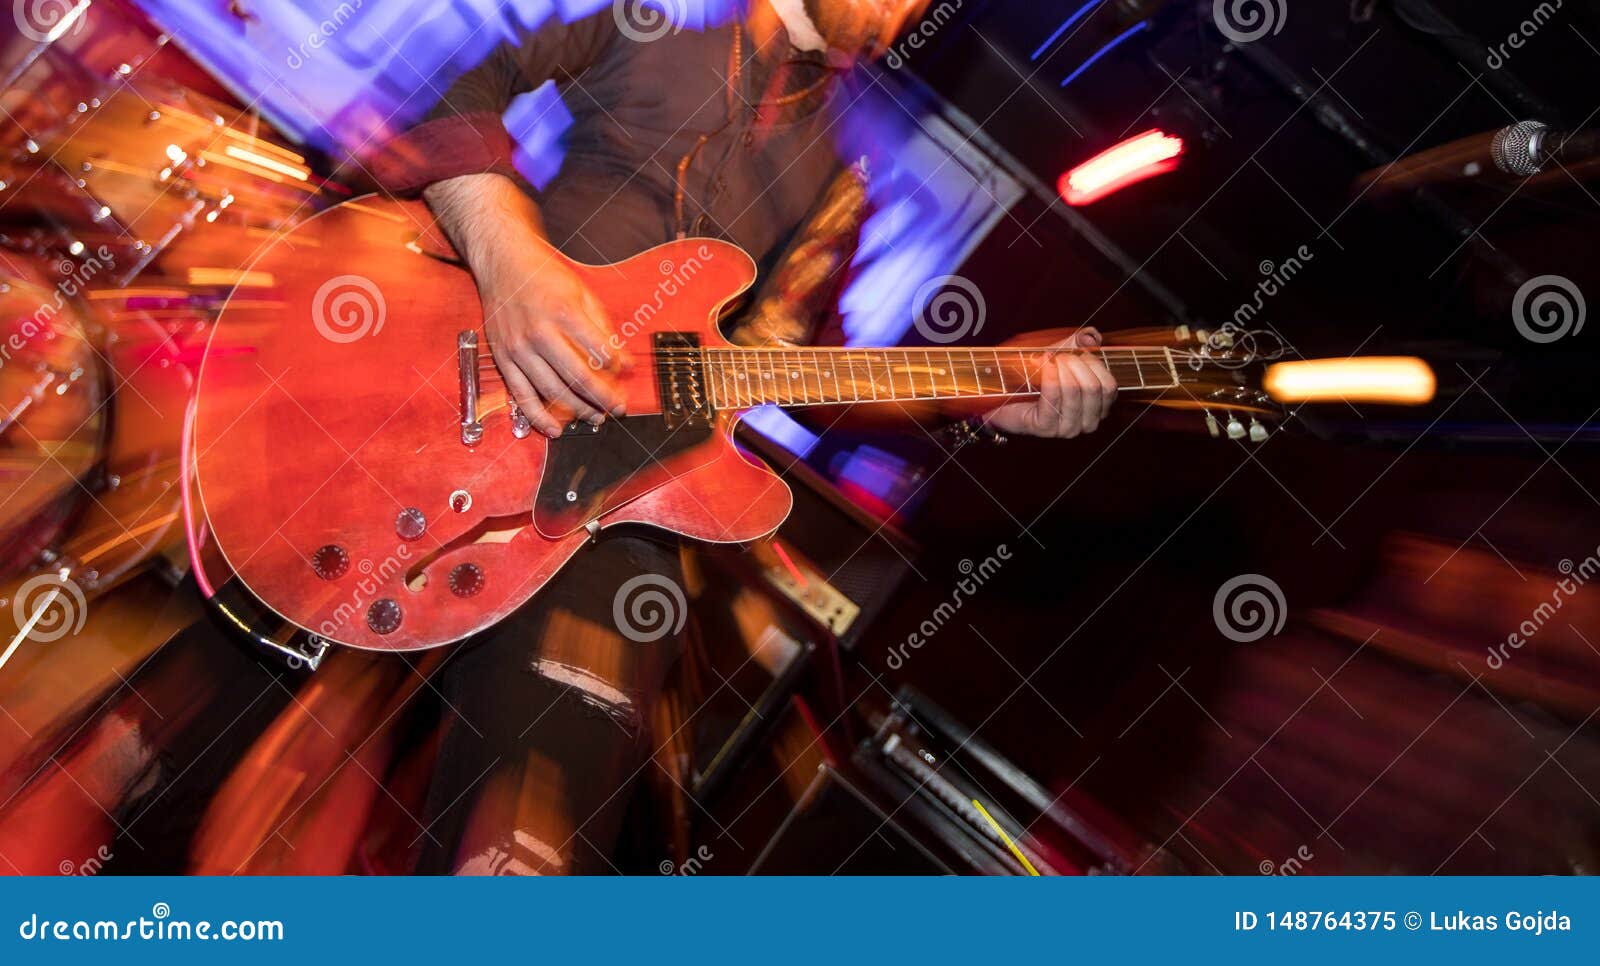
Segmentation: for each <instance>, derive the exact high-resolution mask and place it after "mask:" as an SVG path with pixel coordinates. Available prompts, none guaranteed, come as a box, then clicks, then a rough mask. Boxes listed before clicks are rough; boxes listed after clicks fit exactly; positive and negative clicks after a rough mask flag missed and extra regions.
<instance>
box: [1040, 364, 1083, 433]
mask: <svg viewBox="0 0 1600 966" xmlns="http://www.w3.org/2000/svg"><path fill="white" fill-rule="evenodd" d="M1061 367H1062V357H1061V356H1059V355H1051V356H1046V357H1045V359H1044V365H1043V366H1042V368H1041V369H1040V372H1039V381H1040V385H1039V408H1038V409H1037V410H1036V412H1037V414H1038V418H1037V420H1036V422H1037V426H1036V427H1035V428H1036V429H1037V431H1038V433H1039V435H1041V436H1068V437H1070V436H1076V435H1077V431H1076V430H1071V431H1068V427H1069V426H1071V425H1073V424H1075V423H1076V422H1077V416H1076V414H1072V415H1071V416H1070V418H1069V414H1068V412H1067V410H1068V407H1070V406H1071V405H1072V401H1071V400H1070V399H1068V398H1067V396H1068V394H1067V386H1068V383H1069V381H1070V380H1069V379H1068V378H1067V376H1066V373H1065V372H1064V370H1063V369H1062V368H1061Z"/></svg>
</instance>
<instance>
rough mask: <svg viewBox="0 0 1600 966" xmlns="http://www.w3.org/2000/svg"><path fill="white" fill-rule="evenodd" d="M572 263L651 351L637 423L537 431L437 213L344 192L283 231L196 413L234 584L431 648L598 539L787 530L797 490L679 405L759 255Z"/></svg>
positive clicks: (205, 478) (204, 495) (351, 628)
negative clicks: (530, 428) (701, 353)
mask: <svg viewBox="0 0 1600 966" xmlns="http://www.w3.org/2000/svg"><path fill="white" fill-rule="evenodd" d="M574 267H575V269H576V270H577V271H578V272H579V273H580V274H581V275H582V276H583V277H584V279H585V280H586V281H587V283H588V285H589V287H590V288H591V290H592V291H593V292H594V293H595V295H596V296H597V297H598V298H599V299H600V301H601V302H602V303H603V304H604V305H605V307H606V309H607V312H608V313H609V315H610V318H611V320H612V323H613V326H614V327H615V328H616V330H617V331H618V333H619V336H620V337H621V338H622V339H623V340H624V342H625V343H626V346H627V349H628V352H629V353H630V354H631V355H632V357H633V359H634V367H633V369H632V370H631V371H630V373H629V374H628V376H627V377H626V378H625V379H624V380H623V388H624V392H625V394H626V397H627V412H628V415H627V416H626V417H623V418H621V419H608V420H607V421H606V423H605V424H604V426H603V427H601V428H600V429H599V430H598V431H596V430H595V429H594V428H592V427H589V426H587V425H574V426H569V427H568V430H567V432H566V433H565V434H564V435H563V436H562V437H561V438H560V439H557V440H549V439H546V438H545V437H543V436H541V435H539V434H538V433H533V434H531V435H527V436H525V437H524V438H519V437H518V434H517V433H516V432H515V427H514V426H513V419H512V412H511V407H510V405H509V402H508V400H507V398H506V395H505V393H504V390H503V389H502V388H501V383H500V381H499V378H498V376H497V374H496V373H495V371H494V368H493V365H492V363H490V362H489V359H488V352H487V348H486V343H485V341H484V337H483V329H482V312H481V308H480V305H479V300H478V295H477V290H476V288H475V286H474V284H473V280H472V277H471V275H470V274H469V273H468V272H467V270H466V269H465V268H464V267H463V266H462V265H461V264H460V263H459V262H458V261H456V259H455V256H454V252H453V251H452V250H451V248H450V246H449V244H448V242H447V241H445V240H444V239H443V237H442V235H440V234H439V233H438V232H437V231H436V230H435V229H434V228H433V222H432V217H431V216H430V214H429V213H428V210H427V208H426V207H425V206H424V205H422V204H420V203H402V202H389V201H381V200H374V199H371V198H368V199H363V200H360V201H356V202H350V203H347V204H345V205H342V206H340V207H338V208H334V209H332V210H329V211H327V212H324V213H322V214H320V215H318V216H316V217H314V218H312V219H310V220H308V221H307V222H305V223H304V224H302V225H301V226H299V227H298V228H296V229H295V230H294V231H292V232H290V233H288V234H286V235H284V236H282V237H280V238H278V239H277V240H275V241H274V242H273V243H272V245H271V246H270V247H269V248H267V249H266V250H265V251H264V252H263V253H262V255H261V256H260V257H259V259H258V260H257V261H256V262H255V264H254V265H253V266H251V268H250V270H249V272H248V273H246V275H245V277H244V279H243V281H242V283H241V285H240V287H239V288H238V289H237V290H236V292H235V294H234V295H233V297H232V298H231V299H230V301H229V303H228V305H227V307H226V309H225V310H224V312H223V314H222V317H221V320H220V321H219V322H218V324H217V325H216V327H215V331H214V333H213V335H212V337H211V341H210V344H209V345H208V347H207V351H206V357H205V360H204V363H203V365H202V369H201V374H200V380H199V389H198V399H197V404H196V414H195V424H194V441H193V454H194V456H193V461H194V462H193V467H194V474H195V481H196V492H197V495H198V500H199V505H200V507H201V509H202V510H203V512H204V516H205V520H206V521H207V524H208V530H209V539H210V540H212V541H214V543H215V544H216V547H217V549H219V550H220V551H221V554H222V556H223V557H224V558H225V559H226V561H227V563H228V566H229V567H230V568H231V570H232V571H233V574H234V576H235V578H236V579H237V580H239V581H240V582H242V584H243V585H244V586H245V587H246V588H247V589H248V590H249V591H250V592H251V593H252V594H254V595H255V596H256V597H257V598H259V599H260V600H261V601H262V602H263V603H265V604H266V605H267V606H268V607H270V608H271V609H272V610H273V611H275V612H276V613H277V614H279V615H280V616H282V617H283V618H284V619H286V620H288V621H289V622H291V623H293V624H295V625H298V626H299V627H301V628H304V629H305V630H307V631H309V632H311V633H313V634H316V635H319V636H321V637H323V638H325V639H327V640H330V641H333V642H335V643H339V644H344V645H348V646H352V647H358V648H365V649H371V650H400V651H405V650H419V649H423V648H430V647H436V646H439V645H442V644H447V643H450V642H452V641H458V640H461V639H462V638H465V637H468V636H470V635H472V634H474V633H476V632H478V631H481V630H484V629H485V628H488V627H489V626H491V625H493V624H494V623H496V622H497V621H499V620H501V619H503V618H504V617H506V616H507V615H509V614H510V613H511V612H512V611H513V610H515V609H516V608H517V607H519V606H521V605H522V604H523V603H525V602H526V601H527V600H528V599H529V598H531V597H532V596H533V595H534V594H536V593H537V592H538V591H539V589H540V588H541V587H542V586H543V585H544V584H545V582H547V581H548V580H549V579H550V578H551V577H552V576H554V575H555V574H556V572H557V571H559V570H560V568H561V567H562V566H563V565H564V564H565V563H566V562H567V561H568V560H569V559H571V558H572V557H573V556H574V555H575V554H578V553H581V552H583V547H584V544H585V543H586V542H588V541H589V540H590V539H591V538H592V536H593V535H594V534H596V533H598V532H599V531H600V530H604V529H606V528H610V527H615V526H619V525H623V524H647V525H651V526H655V527H658V528H661V529H664V530H668V531H672V532H674V533H678V534H681V535H683V536H686V537H691V538H694V539H699V540H707V541H713V542H745V541H749V540H754V539H758V538H760V537H763V536H766V535H768V534H770V533H771V532H773V531H774V530H775V529H777V527H778V525H779V524H780V523H781V522H782V521H783V520H784V518H785V517H786V516H787V515H788V513H789V510H790V507H791V503H792V500H791V496H790V493H789V490H788V488H787V486H786V485H785V484H784V483H783V482H782V480H780V479H779V478H778V477H777V476H776V475H775V474H773V473H772V472H771V471H770V470H768V469H767V468H766V467H764V466H762V465H760V464H758V463H756V462H754V461H753V460H752V459H751V458H749V457H747V456H746V455H745V454H743V453H742V452H740V451H739V450H737V449H736V448H735V447H734V445H733V442H732V438H731V435H730V434H731V430H732V428H733V423H734V422H735V421H736V420H737V418H738V415H739V414H738V413H736V412H726V411H723V412H716V413H714V414H710V415H707V413H709V407H704V408H702V409H701V410H700V414H699V415H698V416H695V415H694V414H692V413H691V414H687V415H686V414H685V413H683V412H679V411H675V410H673V409H672V407H671V406H670V404H669V400H670V399H672V398H674V396H673V393H674V392H676V391H679V390H682V391H683V392H684V393H686V394H687V393H689V392H691V391H692V390H694V389H696V388H697V386H696V385H694V384H692V379H691V378H690V377H691V376H692V375H693V374H692V373H684V372H674V371H673V370H672V363H671V360H672V359H673V358H675V357H674V356H673V354H672V349H673V347H674V346H678V345H684V344H695V345H700V346H711V347H716V346H722V345H725V343H723V342H722V340H721V338H720V336H719V335H718V332H717V329H716V320H717V317H718V314H719V313H720V312H721V310H722V309H723V308H724V307H725V306H726V305H727V304H728V303H729V302H730V301H732V300H733V299H734V298H735V297H736V296H738V295H739V294H740V293H741V292H743V291H744V290H745V289H746V288H748V287H749V286H750V284H751V283H752V282H753V281H754V278H755V267H754V265H753V263H752V262H751V261H750V258H749V256H747V255H746V254H745V253H744V252H743V251H742V250H740V249H739V248H737V247H736V246H733V245H729V244H726V243H723V242H718V241H715V240H710V239H689V240H684V241H679V242H673V243H670V244H667V245H662V246H660V247H658V248H654V249H652V250H650V251H648V252H645V253H643V254H641V255H638V256H636V257H634V258H631V259H629V260H627V261H625V262H621V263H618V264H616V265H606V266H586V265H575V266H574ZM461 333H476V346H473V345H468V346H466V348H464V349H463V348H461V346H460V340H459V339H458V336H459V335H460V334H461ZM480 355H481V357H482V362H481V369H480V368H478V366H479V363H478V362H477V360H478V357H479V356H480ZM468 360H472V361H471V363H470V365H469V363H468ZM660 360H666V362H662V361H660ZM469 369H470V370H472V371H471V372H469ZM474 374H475V375H477V376H478V377H479V379H480V380H481V381H480V383H479V384H478V385H476V387H475V389H474V392H475V394H476V396H477V398H476V400H475V405H473V406H471V409H472V411H473V413H474V414H475V415H476V420H475V421H473V422H475V424H476V426H477V429H476V431H475V432H468V431H466V430H465V427H464V425H463V424H464V421H466V420H465V414H466V413H467V411H468V408H469V403H468V401H467V400H466V399H465V398H464V397H465V395H466V393H465V391H464V382H466V381H467V380H469V379H470V378H471V377H472V375H474Z"/></svg>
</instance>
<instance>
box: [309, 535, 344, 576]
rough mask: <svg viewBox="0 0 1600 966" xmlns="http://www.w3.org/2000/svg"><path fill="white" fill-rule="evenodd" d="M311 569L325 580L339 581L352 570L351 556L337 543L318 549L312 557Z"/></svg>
mask: <svg viewBox="0 0 1600 966" xmlns="http://www.w3.org/2000/svg"><path fill="white" fill-rule="evenodd" d="M311 569H312V570H313V571H315V572H316V575H317V576H318V577H321V578H322V579H323V580H338V579H339V578H340V577H343V576H344V574H345V571H347V570H349V569H350V555H349V554H347V553H345V552H344V548H343V547H341V546H339V545H338V544H336V543H330V544H328V545H326V546H323V547H318V548H317V552H316V553H314V554H312V555H311Z"/></svg>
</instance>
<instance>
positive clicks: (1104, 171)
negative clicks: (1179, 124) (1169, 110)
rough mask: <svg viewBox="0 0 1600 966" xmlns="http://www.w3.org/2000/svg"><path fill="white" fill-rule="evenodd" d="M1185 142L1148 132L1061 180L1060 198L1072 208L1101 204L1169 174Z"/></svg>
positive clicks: (1111, 148) (1155, 131) (1087, 163)
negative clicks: (1104, 199)
mask: <svg viewBox="0 0 1600 966" xmlns="http://www.w3.org/2000/svg"><path fill="white" fill-rule="evenodd" d="M1182 154H1183V138H1180V137H1178V136H1176V135H1173V134H1167V133H1166V132H1164V131H1160V130H1153V131H1146V132H1144V133H1143V134H1140V135H1138V136H1137V137H1132V138H1129V139H1128V140H1126V141H1123V142H1122V143H1121V144H1118V145H1115V146H1113V147H1109V148H1107V149H1106V150H1104V151H1101V152H1100V153H1099V154H1097V155H1095V156H1094V157H1092V158H1090V159H1089V160H1087V161H1085V162H1084V163H1082V164H1080V165H1078V166H1077V167H1076V168H1073V169H1072V170H1071V171H1068V172H1067V173H1066V174H1064V175H1062V176H1061V183H1060V185H1059V186H1058V188H1059V190H1060V192H1061V197H1062V199H1063V200H1064V201H1066V203H1067V204H1069V205H1075V206H1076V205H1087V204H1089V203H1091V202H1095V201H1099V200H1100V199H1101V198H1104V197H1105V196H1106V195H1109V194H1111V193H1112V192H1114V191H1120V190H1121V189H1123V188H1126V187H1127V186H1128V185H1130V184H1134V183H1135V182H1139V181H1143V180H1144V179H1146V178H1153V177H1155V176H1156V175H1158V174H1166V173H1167V172H1168V171H1171V170H1173V169H1174V168H1176V167H1177V166H1178V158H1179V157H1180V156H1182Z"/></svg>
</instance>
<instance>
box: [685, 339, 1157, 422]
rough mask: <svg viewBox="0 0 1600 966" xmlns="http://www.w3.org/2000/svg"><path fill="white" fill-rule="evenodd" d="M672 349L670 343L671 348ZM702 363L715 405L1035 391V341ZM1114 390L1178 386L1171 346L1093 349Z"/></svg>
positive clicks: (717, 357) (712, 357)
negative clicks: (1032, 343) (1113, 381)
mask: <svg viewBox="0 0 1600 966" xmlns="http://www.w3.org/2000/svg"><path fill="white" fill-rule="evenodd" d="M669 351H670V350H669ZM680 351H692V352H694V353H696V354H697V355H698V356H699V358H700V359H701V361H702V363H703V365H704V372H705V378H706V381H707V383H708V384H709V385H710V389H711V395H712V400H713V402H714V404H715V405H716V406H717V407H718V408H731V409H743V408H746V407H750V406H761V405H767V404H774V405H778V406H829V405H842V404H853V403H870V402H915V401H924V400H950V399H987V398H995V399H1010V398H1025V397H1028V396H1034V395H1038V392H1039V390H1038V385H1039V362H1038V358H1039V356H1040V355H1041V354H1042V353H1043V352H1045V351H1046V350H1044V349H1041V348H1038V347H1033V348H992V349H973V348H928V349H823V348H810V347H805V348H773V349H744V348H726V349H724V348H705V349H699V348H697V349H693V350H680ZM1074 351H1079V352H1084V353H1086V354H1087V353H1091V352H1092V353H1094V354H1095V355H1098V356H1099V357H1100V359H1101V360H1102V361H1103V362H1105V364H1106V367H1107V368H1108V369H1110V370H1111V375H1112V376H1114V377H1115V378H1116V380H1117V388H1118V389H1120V390H1140V389H1144V390H1159V389H1170V388H1173V387H1176V386H1177V385H1178V384H1179V383H1180V382H1181V380H1180V378H1179V368H1178V365H1177V363H1176V362H1174V360H1173V354H1172V351H1171V350H1170V349H1165V348H1158V347H1117V346H1106V347H1103V348H1100V349H1092V350H1074Z"/></svg>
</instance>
